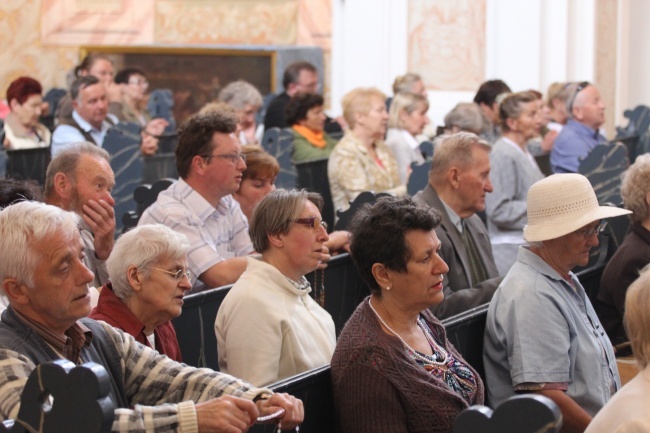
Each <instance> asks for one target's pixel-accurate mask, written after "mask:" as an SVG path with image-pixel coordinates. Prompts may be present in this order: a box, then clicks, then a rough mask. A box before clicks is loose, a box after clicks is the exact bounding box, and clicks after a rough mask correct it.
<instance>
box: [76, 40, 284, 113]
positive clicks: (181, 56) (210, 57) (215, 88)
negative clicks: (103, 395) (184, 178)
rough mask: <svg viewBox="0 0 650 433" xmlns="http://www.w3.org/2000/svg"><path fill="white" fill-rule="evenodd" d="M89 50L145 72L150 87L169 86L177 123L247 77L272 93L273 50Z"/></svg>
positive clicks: (264, 91)
mask: <svg viewBox="0 0 650 433" xmlns="http://www.w3.org/2000/svg"><path fill="white" fill-rule="evenodd" d="M81 52H82V56H85V55H86V54H87V53H96V52H101V53H105V54H108V55H109V56H110V57H111V58H112V59H113V60H114V62H115V68H116V69H117V70H120V69H122V68H124V67H126V66H127V65H128V67H130V68H138V69H141V70H142V71H144V72H145V73H146V75H147V79H148V80H149V83H150V86H149V88H150V89H151V90H153V89H170V90H171V91H172V94H173V96H174V118H175V119H176V121H177V122H178V124H180V123H182V122H183V120H185V119H186V118H187V117H188V116H189V115H191V114H193V113H195V112H196V111H198V110H199V109H200V108H201V107H202V106H203V105H205V103H207V102H210V101H213V100H215V99H216V97H217V94H218V93H219V90H221V88H222V87H223V86H225V85H226V84H228V83H230V82H231V81H235V80H239V79H242V80H246V81H248V82H249V83H251V84H253V85H254V86H255V87H257V89H258V90H259V91H260V92H261V93H262V95H266V94H267V93H270V92H272V91H273V90H274V89H273V88H272V86H273V85H272V83H273V77H274V74H273V72H272V63H273V56H274V55H275V54H274V51H272V50H269V51H255V50H224V49H208V48H194V49H192V48H163V47H84V48H82V49H81Z"/></svg>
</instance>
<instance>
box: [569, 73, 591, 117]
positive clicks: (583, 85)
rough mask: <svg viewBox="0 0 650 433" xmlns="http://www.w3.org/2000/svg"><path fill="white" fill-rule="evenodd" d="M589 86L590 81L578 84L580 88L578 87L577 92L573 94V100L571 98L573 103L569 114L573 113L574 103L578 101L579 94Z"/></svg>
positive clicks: (570, 105)
mask: <svg viewBox="0 0 650 433" xmlns="http://www.w3.org/2000/svg"><path fill="white" fill-rule="evenodd" d="M588 85H589V81H583V82H582V83H580V84H578V87H576V91H575V92H574V93H573V98H571V103H570V104H569V114H570V113H571V112H572V111H573V103H574V102H575V101H576V98H577V97H578V93H580V92H582V90H583V89H584V88H585V87H587V86H588Z"/></svg>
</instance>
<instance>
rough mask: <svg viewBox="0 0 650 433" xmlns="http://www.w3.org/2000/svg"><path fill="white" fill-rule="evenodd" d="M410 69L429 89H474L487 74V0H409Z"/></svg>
mask: <svg viewBox="0 0 650 433" xmlns="http://www.w3.org/2000/svg"><path fill="white" fill-rule="evenodd" d="M408 34H409V40H408V44H409V46H408V52H409V59H408V70H409V71H413V72H417V73H419V74H420V75H421V76H422V78H423V80H424V82H425V83H426V84H427V88H429V89H430V90H459V91H475V90H476V88H478V87H479V85H480V84H481V82H483V80H484V76H485V0H455V1H453V2H452V1H448V0H409V18H408Z"/></svg>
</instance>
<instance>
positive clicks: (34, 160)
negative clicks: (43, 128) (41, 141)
mask: <svg viewBox="0 0 650 433" xmlns="http://www.w3.org/2000/svg"><path fill="white" fill-rule="evenodd" d="M6 155H7V162H6V175H7V177H12V178H14V179H22V180H35V181H36V182H38V184H39V185H45V172H46V170H47V166H48V164H49V163H50V160H51V159H52V157H51V151H50V147H49V146H48V147H36V148H33V149H15V150H11V149H10V150H7V151H6Z"/></svg>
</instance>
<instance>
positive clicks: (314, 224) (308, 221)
mask: <svg viewBox="0 0 650 433" xmlns="http://www.w3.org/2000/svg"><path fill="white" fill-rule="evenodd" d="M293 222H295V223H296V224H302V225H306V226H307V227H311V228H313V229H314V230H318V228H319V227H323V228H324V229H325V231H327V223H326V222H325V221H323V220H322V219H320V218H318V217H315V216H314V217H310V218H298V219H297V220H294V221H293Z"/></svg>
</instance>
